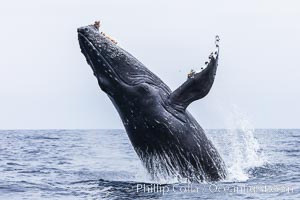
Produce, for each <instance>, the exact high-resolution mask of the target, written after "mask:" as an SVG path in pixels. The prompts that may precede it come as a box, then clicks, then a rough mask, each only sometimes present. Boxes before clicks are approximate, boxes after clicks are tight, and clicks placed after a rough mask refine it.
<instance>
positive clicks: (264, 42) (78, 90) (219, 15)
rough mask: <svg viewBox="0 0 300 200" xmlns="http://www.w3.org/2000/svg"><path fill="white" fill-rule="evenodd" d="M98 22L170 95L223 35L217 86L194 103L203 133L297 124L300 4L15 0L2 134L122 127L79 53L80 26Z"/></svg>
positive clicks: (6, 51)
mask: <svg viewBox="0 0 300 200" xmlns="http://www.w3.org/2000/svg"><path fill="white" fill-rule="evenodd" d="M96 19H100V20H101V21H102V29H101V31H104V32H105V33H107V34H108V35H111V36H113V37H114V38H116V39H117V41H118V42H119V44H120V46H122V47H123V48H125V49H126V50H128V51H129V52H131V53H132V54H133V55H135V56H136V57H137V58H138V59H139V60H140V61H142V62H143V63H144V64H145V65H146V66H147V67H148V68H149V69H150V70H152V71H153V72H155V73H156V74H157V75H158V76H159V77H160V78H162V80H164V81H165V82H166V83H167V84H168V85H169V86H170V87H171V89H173V90H174V89H176V88H177V87H178V86H179V85H180V84H181V83H182V82H183V81H184V80H185V79H186V74H187V73H188V72H189V71H190V69H191V68H195V69H198V68H200V67H201V66H202V65H203V63H204V62H205V61H206V59H207V57H208V55H209V54H210V52H211V51H212V50H213V49H214V36H215V35H216V34H219V35H220V37H221V43H220V45H221V52H220V60H219V69H218V71H217V76H216V81H215V83H214V86H213V88H212V90H211V92H210V93H209V95H208V96H207V97H205V98H204V99H202V100H199V101H197V102H194V103H193V104H192V105H191V106H190V107H189V111H190V112H192V113H193V114H194V116H195V117H196V118H197V119H198V122H199V123H200V125H202V127H204V128H240V126H243V125H235V124H237V123H236V122H235V121H239V120H240V119H241V118H243V120H245V121H247V123H249V124H251V126H252V127H255V128H300V124H299V116H300V106H299V102H300V84H299V83H300V69H299V68H300V61H299V53H300V51H299V48H300V47H299V46H300V23H299V21H300V3H299V1H297V0H294V1H290V0H286V1H275V0H268V1H266V0H254V1H238V0H236V1H232V0H229V1H205V3H204V1H196V0H194V1H191V0H187V1H175V0H164V1H158V0H157V1H153V0H152V1H150V0H149V1H139V0H126V1H116V0H109V1H108V0H107V1H99V0H95V1H92V0H84V1H83V0H82V1H78V0H77V1H76V0H72V1H71V0H65V1H59V0H43V1H40V0H29V1H15V0H11V1H5V2H3V3H2V4H1V7H0V22H1V32H0V43H1V45H0V55H1V59H0V83H1V84H0V95H1V96H0V129H30V128H31V129H40V128H41V129H46V128H122V127H123V125H122V123H121V121H120V118H119V116H118V114H117V112H116V110H115V108H114V107H113V105H112V104H111V102H110V101H109V99H108V98H107V96H106V95H105V93H104V92H102V91H101V90H100V88H99V87H98V84H97V81H96V79H95V78H94V76H93V73H92V70H91V69H90V67H89V66H88V65H87V63H86V61H85V59H84V56H83V55H82V54H81V53H80V49H79V45H78V40H77V32H76V28H77V27H79V26H82V25H87V24H90V23H92V22H93V21H94V20H96ZM235 126H238V127H235Z"/></svg>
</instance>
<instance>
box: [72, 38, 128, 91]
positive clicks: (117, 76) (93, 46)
mask: <svg viewBox="0 0 300 200" xmlns="http://www.w3.org/2000/svg"><path fill="white" fill-rule="evenodd" d="M78 35H80V36H81V37H82V38H83V39H84V40H85V41H86V42H88V44H89V45H90V46H91V47H92V48H93V50H95V51H96V52H97V56H100V58H101V60H102V61H103V62H105V64H106V65H107V66H108V67H109V69H110V70H111V71H112V73H113V74H114V76H115V79H118V80H117V81H118V82H121V81H122V82H123V83H125V84H127V85H129V86H132V85H131V84H129V83H128V82H127V81H125V80H124V79H123V78H121V77H120V76H119V74H118V73H117V72H116V71H115V70H114V69H113V67H112V66H111V64H110V63H109V62H108V61H107V60H106V59H105V58H104V56H103V55H102V54H101V53H100V52H99V50H98V49H97V48H96V47H95V45H94V44H93V43H92V42H91V41H90V40H89V39H88V38H87V37H86V36H85V35H84V34H82V33H78ZM81 46H82V49H83V51H84V55H86V57H87V60H88V61H89V64H90V65H91V67H92V69H93V71H94V73H95V74H96V75H99V74H97V73H96V72H97V70H96V68H95V66H94V64H93V61H92V59H91V57H90V56H89V54H88V51H87V50H86V47H85V45H84V44H82V45H81Z"/></svg>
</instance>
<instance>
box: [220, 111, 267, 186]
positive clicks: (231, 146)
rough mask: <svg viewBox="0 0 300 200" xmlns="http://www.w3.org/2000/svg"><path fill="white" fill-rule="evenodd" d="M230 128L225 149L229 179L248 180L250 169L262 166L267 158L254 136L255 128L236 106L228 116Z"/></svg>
mask: <svg viewBox="0 0 300 200" xmlns="http://www.w3.org/2000/svg"><path fill="white" fill-rule="evenodd" d="M227 124H228V126H229V129H228V130H226V132H227V135H228V137H227V138H226V142H227V144H226V145H225V148H226V149H225V151H226V152H227V153H228V154H227V156H225V158H224V159H225V163H226V165H227V167H228V177H227V180H228V181H246V180H247V179H249V174H248V170H249V169H251V168H254V167H258V166H262V165H263V164H264V163H265V162H266V160H265V158H264V156H263V153H262V152H261V148H260V145H259V142H258V140H257V139H256V138H255V137H254V128H253V127H252V125H251V124H250V122H249V120H248V119H247V118H246V116H245V115H244V114H242V112H240V111H239V110H238V108H237V107H234V109H233V112H232V115H231V116H230V117H229V118H228V123H227Z"/></svg>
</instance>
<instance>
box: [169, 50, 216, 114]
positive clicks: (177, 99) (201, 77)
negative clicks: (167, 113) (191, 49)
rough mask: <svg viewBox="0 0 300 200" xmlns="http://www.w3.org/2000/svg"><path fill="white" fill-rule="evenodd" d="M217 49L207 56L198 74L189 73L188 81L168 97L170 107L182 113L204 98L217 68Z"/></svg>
mask: <svg viewBox="0 0 300 200" xmlns="http://www.w3.org/2000/svg"><path fill="white" fill-rule="evenodd" d="M218 58H219V48H218V45H217V49H216V51H214V52H213V53H212V54H211V55H210V56H209V59H210V60H209V61H208V62H207V65H206V67H205V68H204V69H203V70H202V71H200V72H194V71H191V73H190V74H189V75H188V79H187V80H186V81H185V82H184V83H183V84H182V85H181V86H180V87H179V88H177V89H176V90H175V91H174V92H172V93H171V94H170V96H169V103H170V105H171V106H172V107H173V108H175V109H176V110H179V111H184V110H185V109H186V107H187V106H188V105H189V104H190V103H192V102H193V101H196V100H198V99H201V98H203V97H205V96H206V95H207V94H208V92H209V91H210V89H211V87H212V85H213V82H214V79H215V75H216V71H217V66H218Z"/></svg>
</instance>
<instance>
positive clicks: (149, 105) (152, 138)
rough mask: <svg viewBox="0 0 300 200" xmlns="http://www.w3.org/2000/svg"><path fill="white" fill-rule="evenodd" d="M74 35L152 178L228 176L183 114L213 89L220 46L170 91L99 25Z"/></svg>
mask: <svg viewBox="0 0 300 200" xmlns="http://www.w3.org/2000/svg"><path fill="white" fill-rule="evenodd" d="M77 32H78V39H79V44H80V48H81V52H82V53H83V54H84V56H85V58H86V60H87V62H88V64H89V65H90V66H91V68H92V70H93V72H94V75H95V77H96V78H97V80H98V84H99V86H100V88H101V89H102V90H103V91H104V92H105V93H106V94H107V95H108V97H109V98H110V100H111V101H112V103H113V105H114V106H115V108H116V109H117V111H118V113H119V115H120V117H121V120H122V122H123V124H124V127H125V129H126V132H127V134H128V137H129V139H130V141H131V143H132V145H133V147H134V149H135V151H136V153H137V154H138V156H139V157H140V159H141V160H142V163H143V164H144V166H145V167H146V169H147V170H148V172H149V173H150V174H151V176H152V177H153V178H154V179H155V178H159V177H161V176H163V177H166V176H171V177H178V178H185V179H188V180H189V181H193V182H199V181H217V180H220V179H224V178H225V177H226V167H225V164H224V162H223V160H222V158H221V156H220V155H219V153H218V152H217V150H216V148H215V147H214V145H213V144H212V142H211V141H210V140H209V139H208V138H207V136H206V135H205V132H204V130H203V129H202V128H201V126H200V125H199V124H198V123H197V121H196V120H195V119H194V118H193V116H192V115H191V114H190V113H189V112H188V111H187V110H186V108H187V107H188V105H189V104H190V103H192V102H193V101H195V100H198V99H201V98H203V97H205V96H206V95H207V94H208V92H209V91H210V89H211V87H212V85H213V82H214V79H215V74H216V70H217V66H218V58H219V45H218V44H216V50H215V51H214V52H213V53H212V54H210V56H209V61H208V62H207V63H206V66H205V67H204V69H203V70H201V71H199V72H194V71H192V73H190V74H189V76H188V78H187V80H186V81H185V82H184V83H183V84H182V85H181V86H180V87H179V88H178V89H176V90H175V91H173V92H172V91H171V90H170V89H169V87H168V86H167V85H166V84H165V83H164V82H163V81H162V80H161V79H160V78H158V77H157V76H156V75H155V74H154V73H152V72H151V71H150V70H149V69H147V68H146V67H145V66H144V65H143V64H142V63H141V62H140V61H138V60H137V59H136V58H135V57H133V56H132V55H131V54H130V53H128V52H127V51H125V50H124V49H122V48H121V47H120V46H118V45H117V44H116V42H115V41H114V40H111V39H110V38H109V37H108V36H106V35H105V34H103V33H100V32H99V22H98V23H95V24H94V25H88V26H84V27H80V28H78V30H77Z"/></svg>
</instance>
